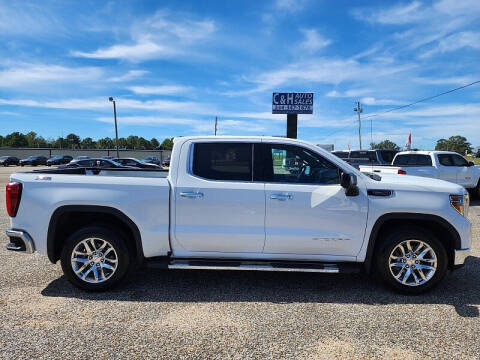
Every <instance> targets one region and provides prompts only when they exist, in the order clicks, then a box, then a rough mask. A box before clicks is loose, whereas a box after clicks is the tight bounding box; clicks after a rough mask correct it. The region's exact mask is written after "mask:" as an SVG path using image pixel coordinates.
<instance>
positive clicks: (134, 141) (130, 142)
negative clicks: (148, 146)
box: [127, 135, 138, 149]
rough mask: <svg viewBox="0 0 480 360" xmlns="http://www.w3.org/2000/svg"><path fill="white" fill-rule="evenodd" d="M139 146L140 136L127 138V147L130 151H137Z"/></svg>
mask: <svg viewBox="0 0 480 360" xmlns="http://www.w3.org/2000/svg"><path fill="white" fill-rule="evenodd" d="M137 146H138V136H133V135H130V136H129V137H128V138H127V147H128V148H129V149H136V148H137Z"/></svg>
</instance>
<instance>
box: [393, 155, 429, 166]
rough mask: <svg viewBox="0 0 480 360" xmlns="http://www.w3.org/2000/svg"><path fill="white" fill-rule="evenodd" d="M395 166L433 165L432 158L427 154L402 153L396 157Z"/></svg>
mask: <svg viewBox="0 0 480 360" xmlns="http://www.w3.org/2000/svg"><path fill="white" fill-rule="evenodd" d="M392 165H393V166H432V158H431V157H430V155H425V154H401V155H397V156H396V157H395V160H394V161H393V164H392Z"/></svg>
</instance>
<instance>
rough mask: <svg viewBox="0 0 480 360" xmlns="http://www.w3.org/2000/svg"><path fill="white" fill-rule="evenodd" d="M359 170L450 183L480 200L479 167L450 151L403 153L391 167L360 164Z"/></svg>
mask: <svg viewBox="0 0 480 360" xmlns="http://www.w3.org/2000/svg"><path fill="white" fill-rule="evenodd" d="M360 171H362V172H373V173H380V174H382V175H383V174H400V175H414V176H423V177H430V178H435V179H441V180H445V181H450V182H453V183H456V184H459V185H462V186H463V187H464V188H466V189H468V190H470V191H471V193H472V194H473V195H474V196H477V197H480V166H477V165H475V164H474V163H473V162H469V161H467V160H466V159H465V158H464V157H463V156H461V155H459V154H457V153H456V152H451V151H403V152H400V153H398V154H397V155H395V157H394V158H393V161H392V166H371V165H360Z"/></svg>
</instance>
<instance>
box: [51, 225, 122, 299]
mask: <svg viewBox="0 0 480 360" xmlns="http://www.w3.org/2000/svg"><path fill="white" fill-rule="evenodd" d="M130 263H131V259H130V255H129V252H128V247H127V245H126V242H125V240H124V238H123V236H122V235H121V234H119V233H116V232H113V231H111V230H109V229H108V228H106V227H103V226H92V227H86V228H83V229H80V230H78V231H77V232H75V233H74V234H72V235H71V236H70V237H69V238H68V240H67V243H66V244H65V246H64V248H63V250H62V255H61V264H62V270H63V273H64V274H65V276H66V277H67V279H68V280H69V281H70V282H71V283H72V284H73V285H75V286H76V287H79V288H81V289H84V290H88V291H103V290H106V289H109V288H111V287H112V286H114V285H116V284H118V283H119V282H120V281H121V280H122V279H123V278H124V277H125V275H126V274H127V271H128V269H129V268H130Z"/></svg>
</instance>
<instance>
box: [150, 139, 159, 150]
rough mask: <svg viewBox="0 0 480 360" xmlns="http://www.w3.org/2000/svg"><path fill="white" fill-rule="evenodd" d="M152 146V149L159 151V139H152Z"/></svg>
mask: <svg viewBox="0 0 480 360" xmlns="http://www.w3.org/2000/svg"><path fill="white" fill-rule="evenodd" d="M150 146H151V147H152V149H157V148H158V147H159V146H160V143H159V142H158V140H157V139H155V138H152V139H151V140H150Z"/></svg>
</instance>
